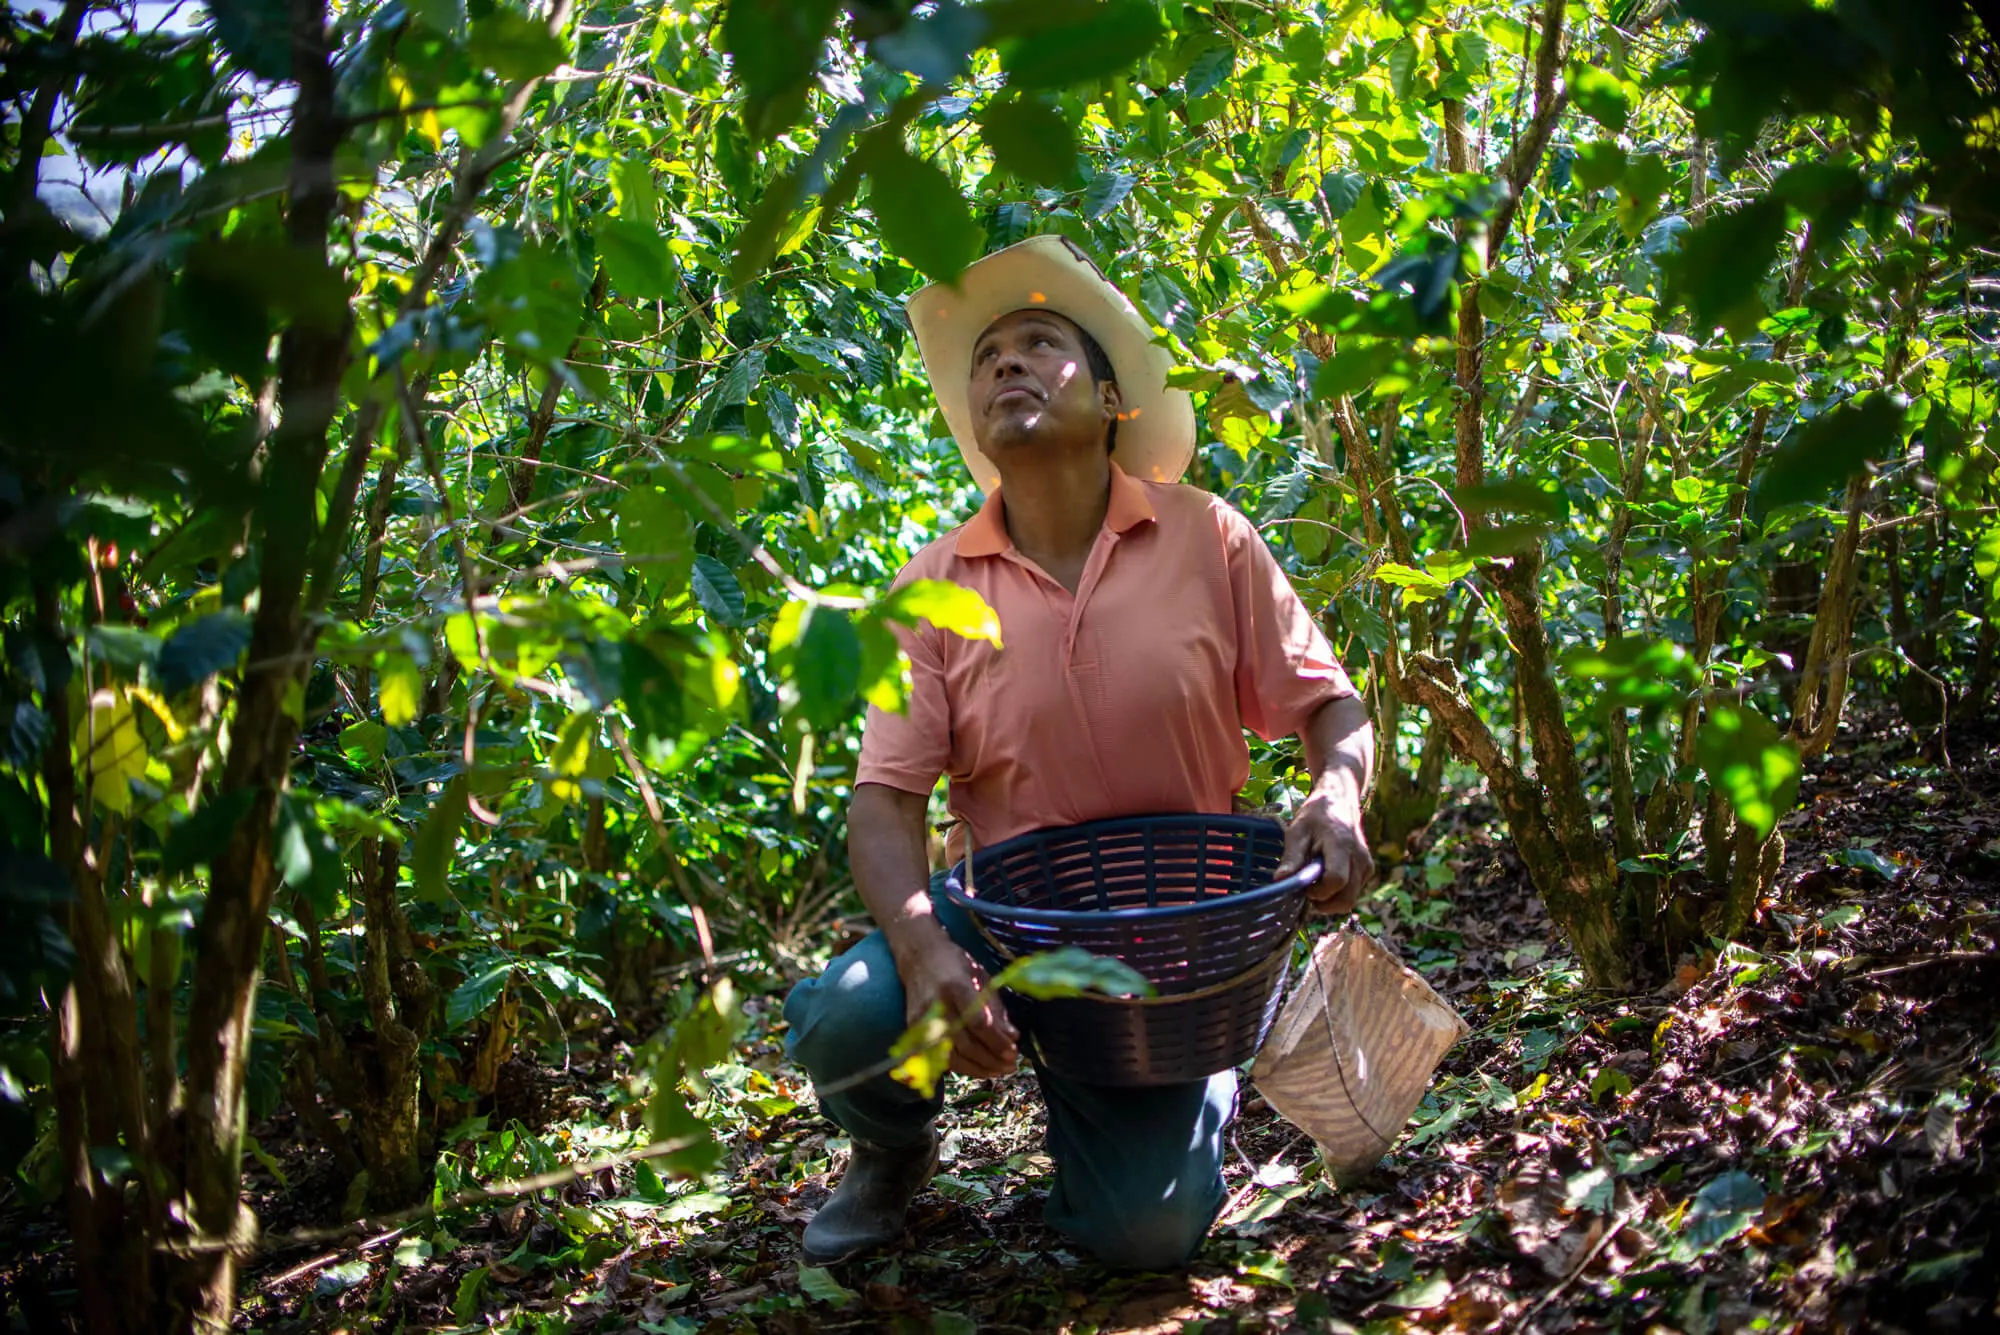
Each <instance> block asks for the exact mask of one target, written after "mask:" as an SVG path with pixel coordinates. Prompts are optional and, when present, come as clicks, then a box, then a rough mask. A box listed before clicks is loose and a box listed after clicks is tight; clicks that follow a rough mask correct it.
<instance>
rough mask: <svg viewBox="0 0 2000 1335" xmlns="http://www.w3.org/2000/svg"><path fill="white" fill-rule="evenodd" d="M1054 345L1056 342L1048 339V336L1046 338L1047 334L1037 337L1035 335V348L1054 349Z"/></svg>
mask: <svg viewBox="0 0 2000 1335" xmlns="http://www.w3.org/2000/svg"><path fill="white" fill-rule="evenodd" d="M1055 345H1056V341H1055V340H1054V339H1052V338H1050V337H1049V336H1048V335H1047V334H1037V335H1035V346H1036V347H1038V348H1041V347H1049V348H1053V347H1054V346H1055Z"/></svg>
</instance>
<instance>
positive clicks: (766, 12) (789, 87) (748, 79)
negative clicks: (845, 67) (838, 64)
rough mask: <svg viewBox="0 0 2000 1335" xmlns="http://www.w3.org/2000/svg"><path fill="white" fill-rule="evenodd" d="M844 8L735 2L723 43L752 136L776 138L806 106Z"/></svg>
mask: <svg viewBox="0 0 2000 1335" xmlns="http://www.w3.org/2000/svg"><path fill="white" fill-rule="evenodd" d="M839 10H840V7H839V5H837V4H836V3H834V0H729V8H728V10H727V12H725V13H724V14H723V17H722V47H723V49H724V50H725V51H727V52H728V53H729V56H730V63H731V67H732V71H731V72H732V73H733V74H734V75H735V78H736V81H737V82H738V83H740V84H741V85H742V86H743V91H744V94H745V98H744V107H743V119H744V122H745V124H746V125H747V127H748V128H749V131H750V133H751V135H752V136H754V137H755V138H757V139H760V140H762V139H770V138H772V137H774V136H775V135H777V134H778V133H779V132H780V131H781V130H783V129H784V128H785V127H786V126H788V125H790V124H791V123H792V122H793V121H795V120H797V119H798V115H799V113H800V112H801V111H804V110H805V103H806V85H807V82H808V81H809V79H810V78H811V76H812V72H813V68H814V67H815V66H816V65H818V64H819V58H820V49H821V47H822V45H823V44H824V43H825V41H826V36H827V33H828V31H829V30H830V29H831V28H832V27H833V20H834V15H836V14H837V13H839Z"/></svg>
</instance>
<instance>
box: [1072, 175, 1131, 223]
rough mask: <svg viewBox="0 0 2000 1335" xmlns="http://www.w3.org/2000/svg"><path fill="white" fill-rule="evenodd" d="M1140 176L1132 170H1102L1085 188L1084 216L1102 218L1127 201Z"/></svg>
mask: <svg viewBox="0 0 2000 1335" xmlns="http://www.w3.org/2000/svg"><path fill="white" fill-rule="evenodd" d="M1137 181H1138V178H1137V177H1135V176H1134V175H1132V173H1130V172H1120V171H1101V172H1099V173H1097V175H1095V176H1093V177H1091V178H1090V184H1089V185H1087V186H1085V187H1084V190H1083V216H1084V217H1086V218H1102V217H1103V216H1104V215H1105V214H1107V213H1109V212H1111V210H1113V209H1115V208H1117V207H1118V206H1119V205H1120V204H1123V203H1124V202H1125V197H1126V196H1127V195H1129V194H1131V193H1132V187H1133V185H1134V184H1136V183H1137Z"/></svg>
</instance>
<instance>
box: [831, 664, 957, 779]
mask: <svg viewBox="0 0 2000 1335" xmlns="http://www.w3.org/2000/svg"><path fill="white" fill-rule="evenodd" d="M891 629H892V630H893V631H894V632H895V634H896V638H897V639H898V640H899V641H900V642H901V643H902V646H903V652H904V653H906V654H908V655H909V658H910V698H909V701H908V703H907V705H906V707H905V709H904V712H902V713H900V714H892V713H890V712H889V711H888V710H886V709H882V708H880V707H879V706H876V705H870V706H868V723H867V727H866V729H865V730H864V731H863V732H862V734H861V763H860V764H859V765H858V766H857V767H856V770H855V775H854V781H855V782H856V783H880V784H886V785H887V786H888V787H891V788H897V789H900V790H902V791H903V792H906V793H921V794H923V795H925V796H929V795H930V791H931V789H932V788H934V787H936V786H937V781H938V778H939V777H940V776H941V775H942V774H943V773H944V770H945V765H946V764H947V763H948V762H949V761H950V759H951V705H950V702H949V701H948V700H947V699H946V698H945V690H944V660H943V659H942V658H941V657H940V656H939V652H938V646H937V640H936V632H934V631H929V632H927V631H923V630H914V629H911V628H909V627H905V626H892V627H891Z"/></svg>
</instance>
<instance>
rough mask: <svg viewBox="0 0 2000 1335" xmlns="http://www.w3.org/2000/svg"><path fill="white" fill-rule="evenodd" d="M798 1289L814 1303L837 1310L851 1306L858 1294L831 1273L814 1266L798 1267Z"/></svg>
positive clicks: (802, 1265)
mask: <svg viewBox="0 0 2000 1335" xmlns="http://www.w3.org/2000/svg"><path fill="white" fill-rule="evenodd" d="M799 1289H800V1291H801V1292H803V1293H804V1294H805V1295H806V1297H808V1298H810V1299H812V1300H813V1301H814V1302H816V1303H825V1304H826V1305H827V1306H829V1307H832V1308H835V1309H839V1308H843V1307H847V1306H849V1305H851V1304H852V1303H853V1302H854V1301H855V1300H856V1299H857V1298H859V1297H860V1295H859V1294H857V1293H855V1291H854V1290H853V1289H850V1288H848V1287H847V1286H846V1285H844V1284H842V1283H841V1282H840V1281H839V1280H837V1279H835V1278H834V1277H833V1272H832V1271H830V1270H823V1269H821V1268H820V1267H819V1266H816V1265H804V1264H801V1265H800V1266H799Z"/></svg>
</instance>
